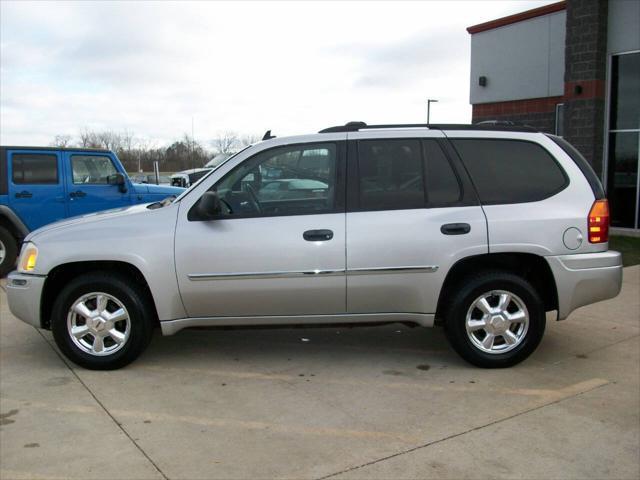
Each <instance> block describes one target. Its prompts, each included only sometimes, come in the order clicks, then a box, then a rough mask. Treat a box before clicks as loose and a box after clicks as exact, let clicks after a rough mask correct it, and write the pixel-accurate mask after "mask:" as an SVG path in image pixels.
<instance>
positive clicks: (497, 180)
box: [452, 139, 568, 205]
mask: <svg viewBox="0 0 640 480" xmlns="http://www.w3.org/2000/svg"><path fill="white" fill-rule="evenodd" d="M452 143H453V145H454V146H455V148H456V150H457V151H458V153H459V155H460V157H461V158H462V161H463V162H464V164H465V166H466V168H467V170H468V171H469V174H470V175H471V179H472V181H473V183H474V185H475V186H476V189H477V190H478V195H479V196H480V201H481V202H482V203H484V204H488V205H491V204H493V205H495V204H508V203H524V202H536V201H539V200H543V199H545V198H548V197H550V196H552V195H555V194H556V193H558V192H560V191H561V190H562V189H564V188H565V187H566V186H567V184H568V180H567V178H566V176H565V173H564V171H563V170H562V169H561V167H560V166H559V165H558V163H557V162H556V161H555V159H554V158H553V157H552V156H551V154H550V153H549V152H547V151H546V150H545V149H544V148H543V147H542V146H540V145H538V144H537V143H533V142H527V141H520V140H497V139H454V140H452Z"/></svg>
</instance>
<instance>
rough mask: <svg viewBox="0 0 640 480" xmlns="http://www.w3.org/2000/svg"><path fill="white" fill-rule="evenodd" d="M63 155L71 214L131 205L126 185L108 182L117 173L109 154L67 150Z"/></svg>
mask: <svg viewBox="0 0 640 480" xmlns="http://www.w3.org/2000/svg"><path fill="white" fill-rule="evenodd" d="M64 158H65V164H66V165H67V172H69V173H68V174H67V175H66V183H67V192H68V204H69V207H68V208H69V215H70V216H75V215H83V214H85V213H91V212H96V211H99V210H107V209H110V208H120V207H124V206H127V205H130V204H131V194H130V193H129V188H126V189H124V188H120V186H118V185H110V184H109V177H110V176H113V175H115V174H116V173H120V172H118V170H117V168H116V165H115V163H114V161H113V159H112V158H111V155H109V154H108V153H106V152H104V153H100V152H86V151H84V152H83V151H67V152H64ZM125 182H127V179H125ZM125 185H126V184H125ZM127 187H128V185H127ZM125 190H126V191H125Z"/></svg>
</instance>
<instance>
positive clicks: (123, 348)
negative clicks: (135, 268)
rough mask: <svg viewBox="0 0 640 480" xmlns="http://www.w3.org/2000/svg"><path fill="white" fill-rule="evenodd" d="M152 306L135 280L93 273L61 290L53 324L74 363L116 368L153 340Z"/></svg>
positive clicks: (108, 368)
mask: <svg viewBox="0 0 640 480" xmlns="http://www.w3.org/2000/svg"><path fill="white" fill-rule="evenodd" d="M151 312H152V310H151V309H150V308H149V305H148V302H147V300H146V298H145V296H144V295H143V294H141V292H140V291H139V290H138V289H137V288H135V287H133V286H131V282H127V281H126V279H124V278H123V277H121V276H119V275H113V274H98V273H89V274H85V275H82V276H80V277H78V278H76V279H74V280H73V281H71V282H70V283H69V285H67V286H66V287H65V288H64V289H63V290H62V292H61V293H60V295H59V296H58V298H57V300H56V301H55V303H54V306H53V312H52V319H51V330H52V332H53V337H54V339H55V341H56V344H57V345H58V347H59V348H60V350H62V352H63V353H64V354H65V355H66V356H67V358H69V359H70V360H71V361H73V362H74V363H77V364H78V365H80V366H82V367H85V368H89V369H92V370H113V369H116V368H120V367H123V366H125V365H127V364H129V363H130V362H132V361H133V360H135V359H136V357H138V355H140V354H141V353H142V352H143V351H144V349H145V348H146V347H147V345H148V344H149V341H150V340H151V335H152V333H153V320H152V315H151Z"/></svg>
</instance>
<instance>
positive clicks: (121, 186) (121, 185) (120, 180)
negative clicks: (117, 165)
mask: <svg viewBox="0 0 640 480" xmlns="http://www.w3.org/2000/svg"><path fill="white" fill-rule="evenodd" d="M107 182H108V183H109V185H117V186H118V190H120V191H121V192H122V193H125V192H126V191H127V183H126V182H125V180H124V175H123V174H121V173H114V174H113V175H109V176H108V177H107Z"/></svg>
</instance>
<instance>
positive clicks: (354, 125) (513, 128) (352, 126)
mask: <svg viewBox="0 0 640 480" xmlns="http://www.w3.org/2000/svg"><path fill="white" fill-rule="evenodd" d="M385 128H386V129H391V128H428V129H431V130H476V131H477V130H479V131H482V130H488V131H502V132H504V131H507V132H532V133H537V132H539V130H538V129H536V128H533V127H530V126H528V125H515V124H513V125H509V124H503V123H499V122H496V123H476V124H457V123H398V124H385V125H367V124H366V123H364V122H349V123H347V124H345V125H338V126H335V127H329V128H325V129H323V130H320V131H319V132H318V133H336V132H358V131H360V130H375V129H385Z"/></svg>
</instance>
